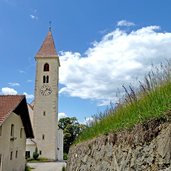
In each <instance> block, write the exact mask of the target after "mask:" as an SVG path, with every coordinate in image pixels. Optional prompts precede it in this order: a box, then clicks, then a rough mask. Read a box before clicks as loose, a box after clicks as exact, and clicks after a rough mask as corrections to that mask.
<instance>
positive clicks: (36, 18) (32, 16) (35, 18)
mask: <svg viewBox="0 0 171 171" xmlns="http://www.w3.org/2000/svg"><path fill="white" fill-rule="evenodd" d="M30 18H31V19H33V20H38V17H37V16H35V15H33V14H30Z"/></svg>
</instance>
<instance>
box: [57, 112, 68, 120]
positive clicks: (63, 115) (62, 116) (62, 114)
mask: <svg viewBox="0 0 171 171" xmlns="http://www.w3.org/2000/svg"><path fill="white" fill-rule="evenodd" d="M66 117H67V115H66V113H62V112H61V113H58V120H59V119H61V118H66Z"/></svg>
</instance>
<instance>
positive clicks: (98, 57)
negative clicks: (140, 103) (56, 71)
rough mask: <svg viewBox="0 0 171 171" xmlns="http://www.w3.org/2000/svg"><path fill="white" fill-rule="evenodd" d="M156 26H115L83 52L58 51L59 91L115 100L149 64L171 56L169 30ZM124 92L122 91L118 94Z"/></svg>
mask: <svg viewBox="0 0 171 171" xmlns="http://www.w3.org/2000/svg"><path fill="white" fill-rule="evenodd" d="M159 29H160V27H158V26H148V27H143V28H140V29H138V30H134V31H132V32H125V31H124V30H120V29H118V28H117V29H115V30H113V31H112V32H110V33H108V34H106V35H105V36H103V37H102V39H101V40H100V41H99V42H94V43H93V47H90V48H89V49H87V51H86V52H85V53H84V55H81V54H80V53H78V52H61V54H60V63H61V67H60V77H59V78H60V80H59V81H60V83H61V84H62V85H63V87H62V88H61V89H60V91H59V92H60V93H63V94H68V95H70V96H73V97H80V98H82V99H92V100H98V102H99V105H106V104H108V103H109V101H112V102H114V103H115V102H116V100H117V99H118V98H117V96H116V92H118V88H121V86H122V85H123V84H124V85H128V84H130V83H132V84H135V80H137V78H138V79H142V77H144V75H145V73H147V72H148V71H149V70H150V68H151V64H152V63H153V64H154V65H158V64H159V63H160V62H161V61H164V58H170V56H171V48H170V47H171V33H167V32H161V31H159ZM122 93H123V92H122V91H121V94H122Z"/></svg>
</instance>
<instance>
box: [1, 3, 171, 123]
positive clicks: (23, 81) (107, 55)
mask: <svg viewBox="0 0 171 171" xmlns="http://www.w3.org/2000/svg"><path fill="white" fill-rule="evenodd" d="M170 11H171V2H170V1H169V0H164V1H161V0H157V1H156V0H155V1H154V0H150V1H149V0H139V1H137V0H130V1H126V0H100V1H99V0H86V1H81V0H73V1H70V0H43V1H42V0H36V1H33V0H29V1H28V0H0V21H1V22H0V56H1V63H0V93H1V94H9V93H10V94H11V93H12V94H16V93H18V94H23V93H24V94H26V95H27V99H28V101H29V102H30V101H32V100H33V95H34V80H35V60H34V56H35V54H36V52H37V51H38V50H39V48H40V46H41V44H42V41H43V40H44V38H45V36H46V34H47V32H48V26H49V21H52V32H53V37H54V40H55V44H56V49H57V51H58V54H59V57H60V61H61V67H60V80H59V82H60V85H59V87H60V89H59V113H60V115H67V116H76V117H77V118H78V119H79V120H80V121H82V122H83V121H84V119H85V118H89V117H91V115H93V114H96V113H98V112H100V111H103V110H104V109H105V108H106V105H107V104H109V103H110V102H112V103H115V102H117V100H118V96H120V95H118V94H116V92H118V89H119V88H121V86H122V85H123V84H124V85H129V84H130V83H131V84H133V85H135V86H136V84H137V83H136V82H137V80H141V79H142V78H143V76H144V75H145V73H147V72H148V71H149V70H150V69H151V64H155V65H158V64H159V63H160V62H161V61H164V60H165V58H167V59H168V58H170V57H171V48H170V47H171V15H170ZM119 92H120V94H122V93H123V91H122V90H119Z"/></svg>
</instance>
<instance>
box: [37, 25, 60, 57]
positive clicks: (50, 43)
mask: <svg viewBox="0 0 171 171" xmlns="http://www.w3.org/2000/svg"><path fill="white" fill-rule="evenodd" d="M36 57H58V55H57V52H56V49H55V43H54V40H53V36H52V32H51V22H50V23H49V31H48V34H47V36H46V38H45V40H44V41H43V43H42V46H41V47H40V49H39V51H38V52H37V54H36Z"/></svg>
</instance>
